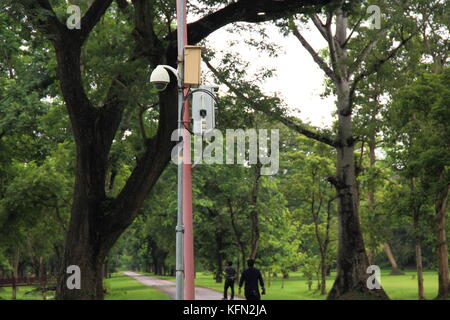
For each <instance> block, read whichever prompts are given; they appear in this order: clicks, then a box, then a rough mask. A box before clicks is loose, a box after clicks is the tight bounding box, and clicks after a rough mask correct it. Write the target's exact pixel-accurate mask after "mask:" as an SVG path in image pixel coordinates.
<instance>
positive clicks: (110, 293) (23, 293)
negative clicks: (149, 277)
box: [0, 273, 172, 300]
mask: <svg viewBox="0 0 450 320" xmlns="http://www.w3.org/2000/svg"><path fill="white" fill-rule="evenodd" d="M104 285H105V289H106V290H107V294H106V296H105V300H171V299H172V298H171V297H170V296H169V295H167V294H165V293H163V292H161V291H159V290H156V289H153V288H151V287H148V286H145V285H143V284H142V283H140V282H139V281H137V280H134V279H133V278H130V277H128V276H125V275H123V274H119V273H115V274H113V275H112V277H111V278H108V279H105V282H104ZM33 289H34V287H18V291H17V300H42V296H41V295H40V294H38V293H36V292H33V293H28V294H27V292H30V291H32V290H33ZM52 294H53V293H52ZM11 296H12V288H11V287H4V288H0V299H3V300H10V299H11ZM48 299H53V296H51V297H48Z"/></svg>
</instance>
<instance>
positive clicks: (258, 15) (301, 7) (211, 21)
mask: <svg viewBox="0 0 450 320" xmlns="http://www.w3.org/2000/svg"><path fill="white" fill-rule="evenodd" d="M330 2H331V0H284V1H273V0H239V1H237V2H233V3H230V4H229V5H227V6H225V7H224V8H222V9H220V10H218V11H216V12H213V13H211V14H209V15H207V16H205V17H203V18H201V19H199V20H197V21H195V22H193V23H190V24H189V25H188V40H189V42H190V43H192V44H195V43H198V42H199V41H201V40H203V39H204V38H206V37H207V36H208V35H210V34H211V33H212V32H214V31H216V30H217V29H219V28H221V27H223V26H226V25H227V24H230V23H233V22H264V21H271V20H276V19H280V18H284V17H287V16H290V15H293V14H297V13H302V12H305V9H307V8H308V9H310V8H311V7H313V6H318V7H322V6H324V5H326V4H328V3H330ZM262 13H264V14H262ZM173 33H174V34H176V30H175V31H173ZM171 38H172V39H173V38H174V37H173V35H172V37H171Z"/></svg>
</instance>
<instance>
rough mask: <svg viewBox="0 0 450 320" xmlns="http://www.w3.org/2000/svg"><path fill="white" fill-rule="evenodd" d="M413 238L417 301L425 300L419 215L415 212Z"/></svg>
mask: <svg viewBox="0 0 450 320" xmlns="http://www.w3.org/2000/svg"><path fill="white" fill-rule="evenodd" d="M413 224H414V238H415V242H416V267H417V288H418V296H419V300H425V294H424V289H423V266H422V245H421V240H420V228H419V213H418V212H417V210H416V211H415V212H414V214H413Z"/></svg>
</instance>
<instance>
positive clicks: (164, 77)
mask: <svg viewBox="0 0 450 320" xmlns="http://www.w3.org/2000/svg"><path fill="white" fill-rule="evenodd" d="M150 82H151V83H152V84H153V85H154V86H155V89H156V90H158V91H163V90H165V89H166V88H167V85H168V84H169V82H170V76H169V72H167V70H166V69H165V68H164V67H163V66H157V67H156V68H155V70H153V72H152V74H151V76H150Z"/></svg>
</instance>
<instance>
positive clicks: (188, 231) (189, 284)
mask: <svg viewBox="0 0 450 320" xmlns="http://www.w3.org/2000/svg"><path fill="white" fill-rule="evenodd" d="M179 3H180V4H181V6H182V8H178V10H179V11H178V13H181V16H182V19H183V22H182V25H183V31H184V32H183V33H184V46H186V45H187V43H188V41H187V23H186V0H184V1H179ZM180 25H181V24H179V26H180ZM183 58H184V57H183ZM184 93H185V95H186V94H187V93H188V90H187V89H186V90H185V92H184ZM183 121H184V125H185V127H187V128H189V124H190V113H189V101H188V100H186V102H185V103H184V114H183ZM183 224H184V241H183V242H184V249H183V250H184V300H195V282H194V273H195V271H194V268H195V264H194V228H193V223H192V165H191V137H190V133H189V131H188V130H186V129H184V130H183Z"/></svg>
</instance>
